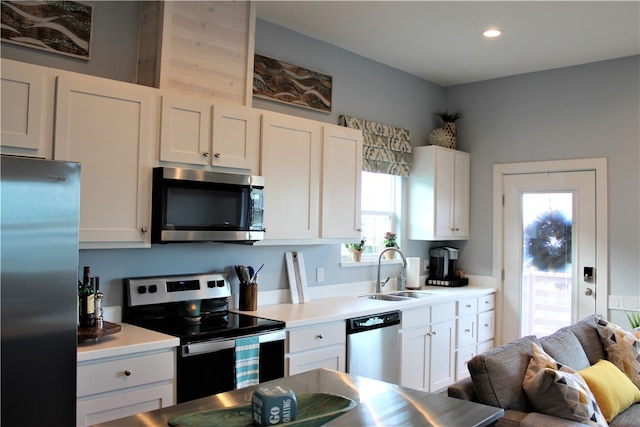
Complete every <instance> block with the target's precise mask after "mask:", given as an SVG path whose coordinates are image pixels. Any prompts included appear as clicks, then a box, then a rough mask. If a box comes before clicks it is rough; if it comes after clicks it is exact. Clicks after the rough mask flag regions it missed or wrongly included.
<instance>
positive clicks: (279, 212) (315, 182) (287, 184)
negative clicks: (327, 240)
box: [261, 112, 322, 239]
mask: <svg viewBox="0 0 640 427" xmlns="http://www.w3.org/2000/svg"><path fill="white" fill-rule="evenodd" d="M321 143H322V124H321V123H319V122H315V121H312V120H307V119H301V118H298V117H291V116H286V115H283V114H277V113H267V112H265V113H264V114H263V115H262V155H261V171H262V175H263V176H264V177H265V197H264V210H265V229H266V233H265V239H314V238H317V237H318V230H319V222H318V218H319V212H320V161H319V159H320V158H321V154H322V147H321Z"/></svg>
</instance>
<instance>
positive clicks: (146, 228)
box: [140, 225, 149, 233]
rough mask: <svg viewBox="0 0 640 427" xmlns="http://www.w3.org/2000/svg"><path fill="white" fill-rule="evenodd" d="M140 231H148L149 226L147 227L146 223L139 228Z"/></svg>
mask: <svg viewBox="0 0 640 427" xmlns="http://www.w3.org/2000/svg"><path fill="white" fill-rule="evenodd" d="M140 231H141V232H143V233H146V232H147V231H149V227H147V226H146V225H145V226H144V227H142V228H141V229H140Z"/></svg>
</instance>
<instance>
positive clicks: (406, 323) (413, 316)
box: [400, 307, 431, 329]
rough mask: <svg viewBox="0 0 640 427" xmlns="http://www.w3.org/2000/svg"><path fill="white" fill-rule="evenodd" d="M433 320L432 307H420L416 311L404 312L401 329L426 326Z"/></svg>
mask: <svg viewBox="0 0 640 427" xmlns="http://www.w3.org/2000/svg"><path fill="white" fill-rule="evenodd" d="M430 320H431V307H420V308H416V309H414V310H406V311H403V312H402V320H401V321H400V329H409V328H415V327H417V326H426V325H428V324H429V322H430Z"/></svg>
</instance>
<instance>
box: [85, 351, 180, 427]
mask: <svg viewBox="0 0 640 427" xmlns="http://www.w3.org/2000/svg"><path fill="white" fill-rule="evenodd" d="M175 366H176V351H175V349H173V348H172V349H171V350H163V351H160V352H154V353H138V354H132V355H127V356H120V357H111V358H104V359H97V360H92V361H90V362H79V363H78V379H77V404H76V423H77V425H78V426H88V425H93V424H97V423H103V422H107V421H111V420H115V419H118V418H122V417H128V416H130V415H134V414H138V413H140V412H147V411H152V410H155V409H160V408H164V407H167V406H171V405H173V404H175Z"/></svg>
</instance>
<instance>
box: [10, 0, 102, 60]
mask: <svg viewBox="0 0 640 427" xmlns="http://www.w3.org/2000/svg"><path fill="white" fill-rule="evenodd" d="M1 7H2V37H1V39H2V42H3V43H4V42H7V43H13V44H16V45H21V46H27V47H31V48H34V49H40V50H44V51H47V52H52V53H60V54H63V55H69V56H74V57H76V58H82V59H87V60H88V59H89V58H90V53H91V28H92V24H93V6H91V5H89V4H86V3H82V2H77V1H29V2H23V1H2V2H1Z"/></svg>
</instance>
